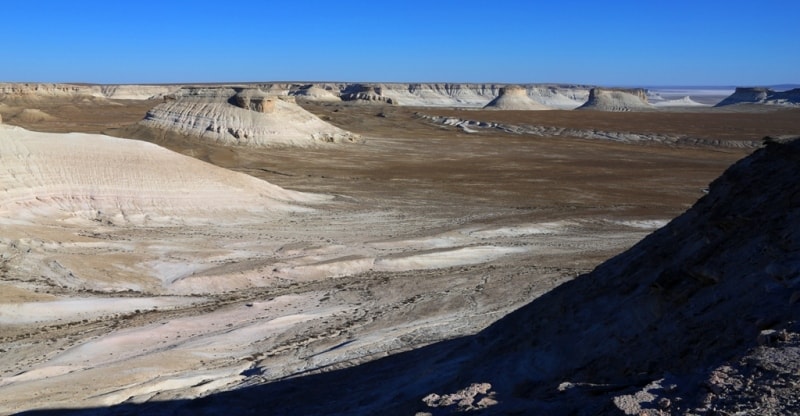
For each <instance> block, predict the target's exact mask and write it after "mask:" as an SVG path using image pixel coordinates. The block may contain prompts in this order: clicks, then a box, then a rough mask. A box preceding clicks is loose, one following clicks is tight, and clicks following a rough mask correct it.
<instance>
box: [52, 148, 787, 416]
mask: <svg viewBox="0 0 800 416" xmlns="http://www.w3.org/2000/svg"><path fill="white" fill-rule="evenodd" d="M798 177H800V140H798V141H792V142H788V143H776V142H774V141H769V143H768V144H767V145H766V146H765V147H764V148H762V149H759V150H757V151H756V152H755V153H754V154H752V155H751V156H749V157H747V158H745V159H743V160H741V161H739V162H738V163H736V164H735V165H733V166H732V167H731V168H729V169H728V170H727V171H726V172H725V173H724V174H723V175H722V176H721V177H720V178H719V179H717V180H716V181H714V182H713V183H712V184H711V187H710V191H709V193H708V195H706V196H704V197H703V198H702V199H700V200H699V201H698V202H697V203H696V204H695V206H694V207H692V208H691V209H690V210H689V211H687V212H686V213H685V214H683V215H681V216H680V217H678V218H676V219H675V220H673V221H672V222H671V223H669V224H668V225H667V226H665V227H664V228H662V229H660V230H658V231H656V232H655V233H653V234H651V235H650V236H648V237H647V238H645V239H644V240H642V241H641V242H640V243H639V244H637V245H636V246H634V247H633V248H631V249H630V250H628V251H627V252H625V253H623V254H620V255H619V256H617V257H615V258H613V259H611V260H609V261H608V262H606V263H604V264H602V265H600V266H599V267H597V268H596V269H595V270H594V271H593V272H591V273H589V274H586V275H583V276H581V277H579V278H577V279H575V280H573V281H571V282H568V283H566V284H564V285H562V286H560V287H558V288H557V289H555V290H553V291H551V292H549V293H548V294H546V295H544V296H542V297H540V298H538V299H536V300H534V301H533V302H531V303H530V304H529V305H527V306H525V307H523V308H521V309H519V310H517V311H516V312H514V313H512V314H510V315H509V316H507V317H505V318H503V319H501V320H500V321H498V322H496V323H495V324H493V325H492V326H491V327H489V328H487V329H486V330H484V331H482V332H481V333H479V334H477V335H475V336H472V337H467V338H464V339H456V340H451V341H447V342H443V343H439V344H434V345H431V346H428V347H425V348H422V349H419V350H415V351H411V352H407V353H402V354H398V355H394V356H390V357H386V358H383V359H380V360H376V361H372V362H369V363H366V364H363V365H359V366H356V367H351V368H348V369H343V370H337V371H331V372H328V373H324V374H314V375H307V376H303V377H297V378H293V379H288V380H284V381H281V382H276V383H272V384H267V385H254V386H253V387H250V388H245V389H240V390H237V391H232V392H227V393H221V394H216V395H213V396H209V397H206V398H203V399H199V400H194V401H180V400H173V401H163V402H150V403H145V404H129V405H121V406H117V407H113V408H106V409H83V410H79V411H76V412H77V413H86V414H128V413H131V414H133V413H151V414H152V413H162V414H216V413H219V412H223V411H224V412H236V413H237V414H250V413H252V414H343V415H344V414H346V415H357V414H378V413H380V414H385V415H391V414H398V415H401V414H402V415H409V414H410V415H413V414H415V413H418V412H419V413H418V414H433V415H438V414H452V413H459V412H469V413H470V414H565V415H566V414H578V415H581V414H585V415H595V414H625V413H627V414H717V413H715V412H728V413H732V412H735V411H742V412H744V413H743V414H753V415H755V414H792V413H795V414H796V413H798V412H800V400H798V395H800V390H799V389H800V387H798V386H800V372H798V368H797V367H798V366H797V358H798V357H800V341H798V336H797V332H798V331H800V328H799V327H798V324H797V322H798V321H799V320H800V304H798V300H800V186H798V184H797V178H798ZM748 382H750V383H749V384H748ZM154 399H155V400H158V399H169V397H168V396H161V397H159V396H156V397H154ZM58 412H59V413H60V412H63V410H59V411H58ZM659 412H661V413H659ZM43 413H47V412H43ZM37 414H38V413H37ZM721 414H725V413H721Z"/></svg>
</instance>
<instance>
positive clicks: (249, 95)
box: [139, 87, 359, 146]
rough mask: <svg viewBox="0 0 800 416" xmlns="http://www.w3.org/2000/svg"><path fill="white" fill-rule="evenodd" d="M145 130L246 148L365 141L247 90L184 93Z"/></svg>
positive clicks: (279, 99)
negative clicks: (162, 131)
mask: <svg viewBox="0 0 800 416" xmlns="http://www.w3.org/2000/svg"><path fill="white" fill-rule="evenodd" d="M139 125H140V126H144V127H146V128H153V129H161V130H166V131H169V132H174V133H178V134H182V135H187V136H190V137H196V138H199V139H203V140H209V141H213V142H218V143H223V144H231V145H244V146H271V145H292V146H313V145H316V144H320V143H326V142H327V143H334V142H352V141H356V140H359V137H358V136H357V135H355V134H353V133H350V132H348V131H345V130H342V129H340V128H338V127H335V126H333V125H331V124H329V123H326V122H325V121H323V120H321V119H320V118H319V117H317V116H315V115H313V114H311V113H309V112H308V111H306V110H304V109H303V108H302V107H300V106H298V105H297V104H295V103H294V98H293V97H285V96H277V95H271V94H268V93H266V92H264V91H262V90H260V89H252V88H244V87H207V88H206V87H201V88H183V89H181V90H179V91H177V92H176V93H175V94H173V95H171V96H169V97H168V99H167V100H166V101H165V102H164V103H162V104H159V105H158V106H156V107H155V108H153V109H152V110H150V111H149V112H148V113H147V115H146V116H145V118H144V120H142V121H141V122H139Z"/></svg>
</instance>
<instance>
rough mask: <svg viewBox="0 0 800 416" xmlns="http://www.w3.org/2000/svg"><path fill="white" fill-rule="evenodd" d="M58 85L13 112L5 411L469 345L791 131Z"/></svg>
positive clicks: (750, 108) (593, 114) (3, 272)
mask: <svg viewBox="0 0 800 416" xmlns="http://www.w3.org/2000/svg"><path fill="white" fill-rule="evenodd" d="M47 87H49V86H44V87H42V88H41V89H38V90H35V91H33V92H30V91H29V92H25V93H20V91H19V90H14V89H13V88H11V87H8V88H7V92H6V93H5V94H4V95H0V115H2V120H3V122H2V124H0V195H2V198H3V200H2V201H0V226H1V227H2V228H1V229H2V232H0V413H3V414H13V413H17V412H22V411H32V410H37V409H62V410H63V409H81V408H93V409H104V408H107V407H108V406H118V405H121V404H130V405H136V404H142V403H151V404H152V403H159V402H170V401H173V402H174V401H182V400H199V399H201V398H204V397H213V395H215V394H218V393H220V392H228V391H236V390H241V389H245V388H250V387H253V386H260V385H267V384H270V383H276V382H281V381H285V380H298V379H302V378H303V377H307V376H310V375H314V374H318V373H327V372H334V371H337V370H340V369H345V368H355V366H357V365H360V364H364V363H368V362H372V361H374V360H377V359H380V358H384V357H388V356H393V355H396V354H400V353H403V352H407V351H411V350H415V349H419V348H421V347H424V346H429V345H433V344H436V343H441V342H445V341H448V340H453V339H457V338H459V337H465V336H470V335H474V334H476V333H478V332H480V331H482V330H484V329H485V328H487V327H488V326H489V325H490V324H492V323H493V322H495V321H497V320H498V319H500V318H502V317H503V316H505V315H507V314H509V313H511V312H512V311H514V310H516V309H518V308H520V307H521V306H523V305H525V304H527V303H529V302H531V301H533V300H535V299H537V298H538V297H540V296H542V295H544V294H546V293H548V292H550V291H551V290H553V289H554V288H556V287H558V286H559V285H561V284H562V283H565V282H568V281H571V280H572V279H574V278H576V277H577V276H580V275H583V274H586V273H588V272H590V271H592V270H593V269H594V268H595V267H597V266H598V265H600V264H601V263H603V262H604V261H606V260H608V259H610V258H612V257H614V256H615V255H617V254H619V253H622V252H624V251H625V250H627V249H629V248H630V247H632V246H633V245H634V244H636V243H637V242H639V241H640V240H641V239H642V238H644V237H645V236H647V235H649V234H650V233H652V232H653V231H655V230H656V229H659V228H661V227H663V226H665V225H666V224H667V223H668V222H669V221H671V220H672V219H673V218H675V217H676V216H678V215H680V214H681V213H683V212H684V211H686V210H687V209H688V208H689V207H691V206H692V205H693V204H694V203H695V202H696V201H697V200H698V199H700V198H701V197H702V196H704V195H705V194H706V192H708V187H709V183H711V182H712V181H713V180H714V179H715V178H717V177H718V176H720V175H721V174H722V173H723V172H724V171H725V170H726V169H727V168H728V167H729V166H730V165H731V164H733V163H734V162H736V161H737V160H739V159H742V158H744V157H745V156H747V155H749V154H750V153H752V152H753V151H754V150H756V149H758V148H760V147H762V146H763V144H762V139H763V138H764V137H765V136H770V137H784V136H791V135H797V134H798V133H799V132H800V109H798V108H797V106H785V105H756V104H740V105H733V106H726V107H712V106H710V105H700V103H698V102H697V101H693V100H691V99H688V97H687V99H685V100H683V101H678V102H674V103H672V105H669V106H661V107H659V106H656V105H653V106H652V107H651V106H648V107H647V108H633V109H630V108H626V107H625V106H626V105H628V104H626V103H627V101H625V100H627V99H628V95H626V96H625V97H624V99H617V101H615V102H617V103H621V104H619V105H620V107H613V108H600V109H589V110H588V111H586V110H575V109H573V108H568V107H570V105H569V102H567V101H565V100H566V99H564V100H562V101H547V100H542V101H541V102H540V103H539V105H541V106H542V107H544V108H547V109H544V110H541V109H535V110H534V109H527V107H526V109H523V110H520V109H514V108H515V107H514V105H513V103H514V101H513V100H511V102H512V104H511V105H510V106H511V107H510V108H505V107H504V108H500V109H498V108H490V107H487V108H482V107H483V104H485V103H488V102H489V101H490V100H491V99H494V98H497V96H498V95H502V94H503V92H502V91H500V92H499V94H498V90H497V89H492V92H491V93H488V92H487V93H486V94H485V95H480V94H478V96H477V97H478V98H471V99H473V100H474V101H469V100H463V101H447V97H449V96H448V95H447V94H446V93H441V92H438V93H439V94H440V95H441V96H442V97H445V98H442V97H440V96H434V95H435V94H433V93H430V95H427V96H426V95H421V94H417V95H415V97H418V98H416V101H409V100H407V101H406V102H407V103H408V104H405V103H404V96H400V97H399V98H395V99H389V98H386V96H389V94H388V92H387V90H389V91H391V88H396V89H400V88H399V87H391V88H387V87H384V91H383V93H381V92H380V89H379V88H378V89H377V90H376V89H375V88H361V89H358V88H355V87H341V88H340V87H336V88H333V87H332V86H331V85H327V84H326V85H321V86H318V87H317V86H315V87H313V88H316V89H317V90H313V91H312V90H311V88H309V87H304V88H302V89H300V90H297V89H295V90H292V89H291V88H289V87H283V86H278V87H276V86H273V87H272V88H267V87H266V86H264V85H258V86H253V85H237V86H227V85H221V86H159V87H156V86H150V88H151V89H149V90H147V91H146V92H139V91H138V90H136V88H135V86H131V87H129V88H130V92H129V94H128V95H125V94H121V93H118V94H116V95H115V94H114V93H109V92H108V91H104V92H103V94H94V93H92V92H91V91H95V90H91V88H90V86H76V87H75V88H74V91H70V92H68V93H62V92H58V93H51V92H47V91H44V90H46V89H47ZM82 88H83V89H82ZM348 88H349V90H348ZM404 88H405V87H404ZM84 89H86V90H84ZM220 89H223V90H230V93H227V92H226V93H224V94H220V93H219V90H220ZM406 89H407V90H408V91H412V89H411V88H410V87H409V88H406ZM350 90H352V91H350ZM508 90H509V91H511V89H510V88H509V89H508ZM86 91H89V92H86ZM176 91H178V92H176ZM180 91H190V92H187V93H183V95H181V93H180ZM209 91H211V92H209ZM248 91H250V92H248ZM252 91H255V92H252ZM298 91H302V92H303V93H302V94H300V93H298ZM434 91H438V90H435V89H434ZM529 91H530V89H529ZM576 91H578V93H575V95H573V96H572V98H575V100H576V105H575V106H574V107H577V106H579V105H580V104H581V103H580V102H578V101H579V100H578V99H579V98H580V99H581V100H582V99H588V100H590V101H591V99H592V98H591V97H590V96H589V91H588V90H587V89H585V88H583V89H582V88H577V87H576ZM599 91H600V90H598V92H597V96H598V97H599V95H600V92H599ZM332 92H335V94H332ZM92 94H94V95H92ZM346 94H351V96H352V97H354V98H353V99H352V100H349V101H345V100H341V99H339V97H340V96H341V97H344V96H346ZM408 94H409V95H411V94H412V92H409V93H408ZM506 94H507V96H508V97H512V98H513V94H511V93H510V92H506ZM581 94H582V95H581ZM592 94H595V93H594V92H592ZM625 94H627V92H625ZM328 95H331V97H333V98H331V97H329V96H328ZM522 95H525V94H524V90H523V94H522ZM528 95H529V96H530V97H533V98H530V97H528V96H525V97H523V99H524V100H528V99H535V98H536V97H537V96H536V94H532V93H529V94H528ZM632 96H634V97H635V94H634V95H632ZM209 97H211V98H209ZM220 97H222V98H220ZM643 98H645V97H643ZM651 98H652V97H651ZM702 98H703V97H701V99H698V100H699V101H702ZM721 98H723V97H719V98H717V100H721ZM480 99H484V101H480ZM509 99H510V98H509ZM705 99H707V100H708V98H707V97H705ZM630 100H634V98H630ZM711 100H712V101H715V100H714V99H711ZM506 101H508V100H506ZM645 101H646V98H645ZM526 102H527V101H526ZM476 103H478V104H481V105H478V104H476ZM559 103H560V104H559ZM564 103H566V104H564ZM548 104H549V105H550V107H547V105H548ZM228 107H231V108H233V107H235V108H237V110H236V111H239V110H241V111H244V112H245V113H235V112H226V111H229V110H228V109H227V108H228ZM159 109H160V110H159ZM620 109H625V110H627V111H618V110H620ZM159 111H160V112H159ZM230 111H233V110H230ZM282 111H285V112H286V114H291V118H290V116H289V115H286V116H285V117H286V118H277V119H275V120H272V121H270V123H274V126H273V124H269V125H268V126H267V124H264V126H266V127H263V128H262V127H260V126H262V125H257V126H256V127H254V128H253V130H248V127H247V126H248V124H247V123H256V124H257V123H259V122H260V121H254V122H250V121H248V120H247V119H246V117H245V116H247V115H248V114H250V113H256V114H257V115H258V117H261V115H262V114H266V117H270V114H272V115H275V114H284V113H281V112H282ZM198 114H199V115H198ZM242 114H244V116H243V115H242ZM187 117H196V118H187ZM215 117H217V118H220V120H221V121H220V120H217V121H215V122H217V123H218V125H221V126H222V129H219V128H214V127H213V126H212V125H211V124H210V125H209V127H205V125H203V126H201V127H202V128H200V129H199V130H198V129H197V126H198V124H199V121H198V120H207V119H214V118H215ZM225 117H227V119H224V120H222V118H225ZM253 117H256V116H253ZM215 120H216V119H215ZM242 120H244V121H242ZM259 120H260V119H259ZM170 123H173V124H181V123H183V124H181V126H183V127H181V129H170V128H169V127H168V125H169V124H170ZM225 123H228V124H225ZM235 123H239V124H237V126H240V127H235V126H234V127H231V129H230V130H226V127H225V126H233V125H234V124H235ZM264 123H266V122H264ZM303 123H305V124H303ZM317 123H319V124H317ZM301 124H303V125H308V126H311V127H309V128H313V129H316V130H314V131H312V132H305V131H302V132H300V133H298V132H297V131H294V130H291V129H289V127H286V126H288V125H291V126H295V125H301ZM254 125H255V124H254ZM275 126H279V127H275ZM259 128H262V130H259ZM284 128H286V129H289V130H291V131H289V130H281V129H284ZM198 131H199V132H200V133H197V132H198ZM320 131H321V132H322V133H318V132H320ZM270 132H275V133H274V136H275V137H277V138H278V139H277V140H274V141H272V142H270V141H269V138H270V137H271V136H270V134H272V133H270ZM282 132H285V133H283V134H284V136H281V134H282ZM304 135H305V136H304ZM290 136H291V137H290ZM306 136H307V137H310V138H311V139H308V140H307V139H306ZM264 137H266V138H267V139H264ZM285 137H289V138H286V139H284V138H285ZM564 348H570V347H569V346H564ZM431 393H433V392H431ZM387 394H388V393H387ZM306 397H307V401H308V402H312V403H313V402H314V400H315V395H314V393H313V391H310V392H308V393H307V394H306ZM422 399H423V398H422V397H419V398H417V399H415V400H416V401H417V402H419V403H420V404H422V403H423V402H422ZM340 400H343V401H347V400H353V401H354V402H355V401H357V398H354V397H348V395H347V393H346V391H343V392H342V394H341V398H340ZM492 400H498V401H502V400H503V398H502V397H493V398H492ZM155 408H156V407H148V408H147V409H150V410H152V409H155ZM133 409H135V407H134V408H133ZM296 409H302V407H299V408H296ZM407 409H408V407H403V411H405V410H407ZM487 409H488V407H487ZM275 412H276V414H291V412H290V411H289V410H286V409H277V408H276V409H275ZM301 413H303V412H302V410H301ZM356 413H358V412H356Z"/></svg>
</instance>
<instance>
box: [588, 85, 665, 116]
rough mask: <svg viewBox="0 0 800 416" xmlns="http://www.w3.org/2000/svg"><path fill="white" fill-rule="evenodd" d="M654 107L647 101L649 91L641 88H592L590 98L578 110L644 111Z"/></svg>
mask: <svg viewBox="0 0 800 416" xmlns="http://www.w3.org/2000/svg"><path fill="white" fill-rule="evenodd" d="M652 108H653V107H652V106H651V105H650V103H648V101H647V92H646V91H645V90H644V89H641V88H633V89H616V88H615V89H611V88H592V89H591V91H590V92H589V98H588V100H587V101H586V103H584V104H583V105H582V106H580V107H578V108H577V109H578V110H597V111H642V110H650V109H652Z"/></svg>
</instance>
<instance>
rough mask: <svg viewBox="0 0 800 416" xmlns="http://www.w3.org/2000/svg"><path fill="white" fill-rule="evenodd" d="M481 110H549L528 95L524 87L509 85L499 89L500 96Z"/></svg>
mask: <svg viewBox="0 0 800 416" xmlns="http://www.w3.org/2000/svg"><path fill="white" fill-rule="evenodd" d="M483 108H485V109H489V110H549V108H548V107H546V106H545V105H543V104H542V103H539V102H536V101H534V100H533V99H531V97H530V96H529V95H528V90H527V89H526V88H524V87H520V86H516V85H510V86H506V87H503V88H500V94H499V95H498V96H497V98H495V99H494V100H492V101H490V102H489V104H486V105H485V106H484V107H483Z"/></svg>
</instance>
